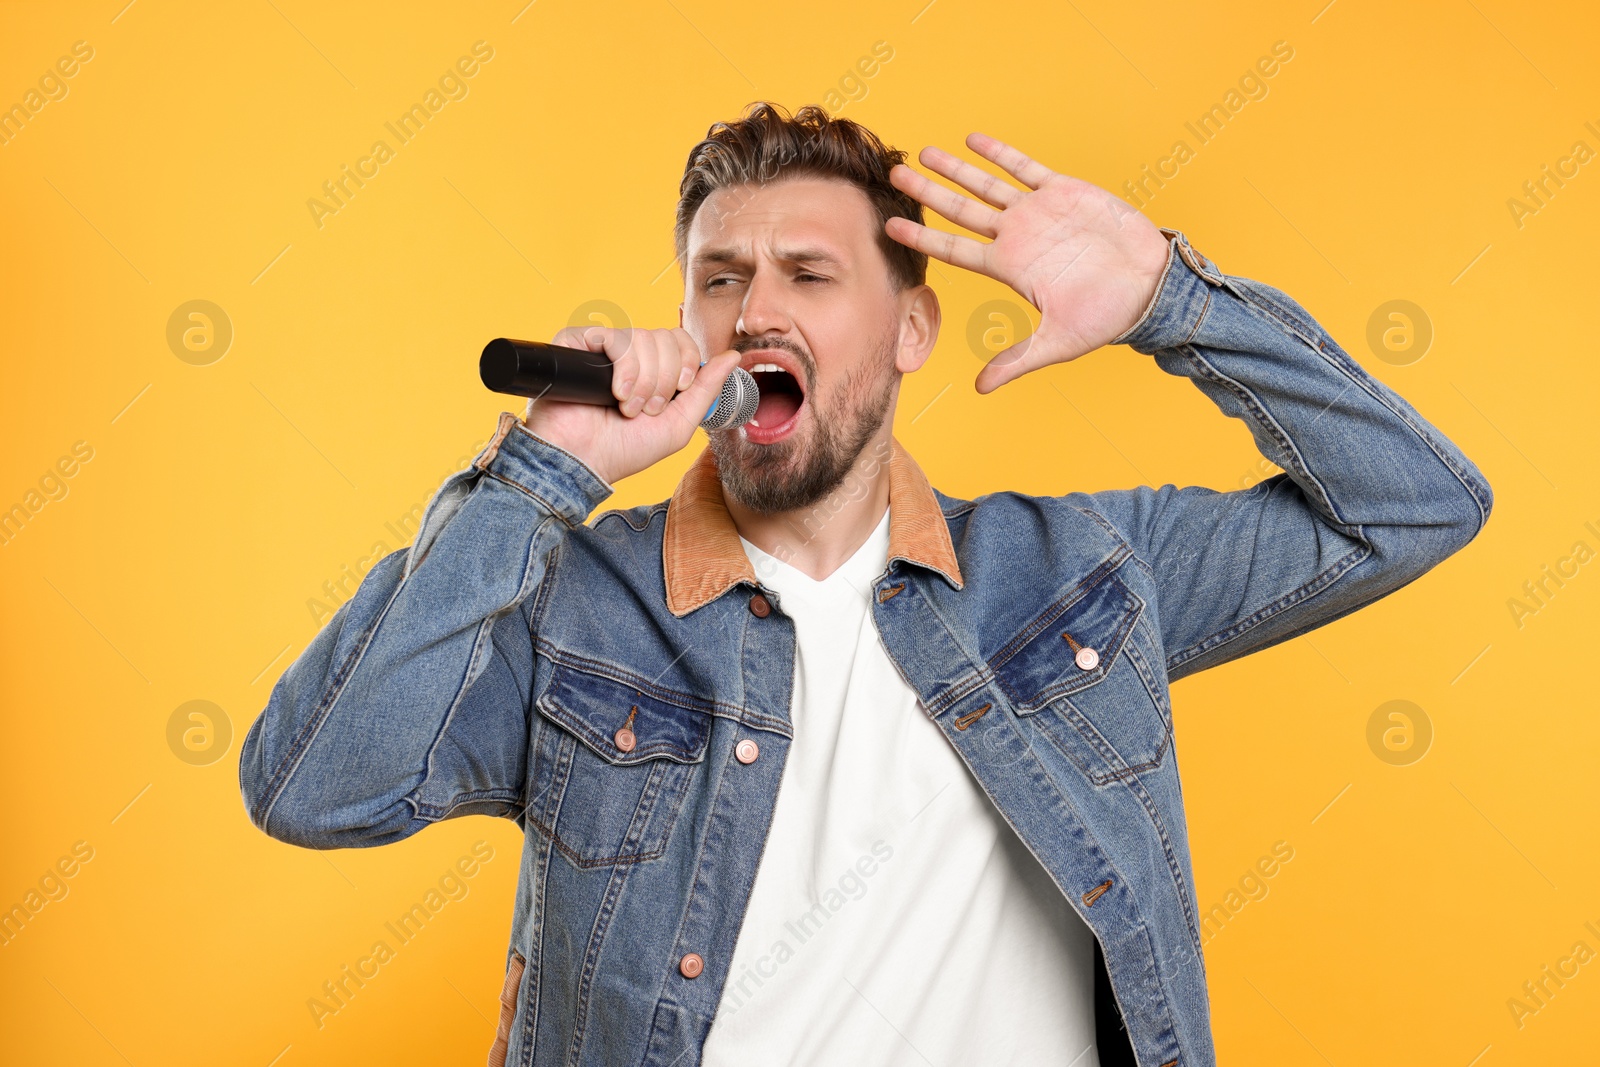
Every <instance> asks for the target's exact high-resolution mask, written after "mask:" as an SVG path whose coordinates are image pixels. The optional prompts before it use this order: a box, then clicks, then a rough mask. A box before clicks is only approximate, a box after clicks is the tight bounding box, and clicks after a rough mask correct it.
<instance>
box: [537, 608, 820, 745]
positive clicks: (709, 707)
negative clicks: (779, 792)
mask: <svg viewBox="0 0 1600 1067" xmlns="http://www.w3.org/2000/svg"><path fill="white" fill-rule="evenodd" d="M533 638H534V645H535V647H536V649H537V650H538V651H540V652H543V653H544V655H545V658H546V659H548V660H550V661H551V662H552V663H557V664H561V665H563V666H566V667H570V668H572V669H574V670H580V671H585V672H587V673H590V674H594V675H598V676H599V677H601V678H606V679H609V680H611V681H613V682H618V683H620V684H622V685H626V686H627V687H629V688H631V689H634V690H635V691H637V692H641V693H645V694H647V695H649V696H652V697H655V698H656V699H657V700H660V701H662V702H663V703H667V704H676V705H678V706H679V707H682V708H687V709H688V710H690V711H696V712H700V713H701V714H706V715H715V716H718V717H719V718H724V719H732V720H733V721H735V722H741V723H744V724H746V725H748V726H754V727H757V728H759V729H765V730H770V731H772V732H774V733H780V734H783V735H784V736H785V737H792V736H793V733H792V731H791V729H790V727H789V724H788V723H787V722H785V721H784V720H782V719H778V718H774V717H773V716H770V715H766V714H764V713H762V712H760V711H757V710H755V709H753V708H748V707H743V706H740V705H737V704H729V703H726V702H725V701H721V700H710V701H708V700H704V699H702V698H699V697H695V696H693V695H692V694H688V693H681V692H679V691H678V690H676V689H668V688H666V687H664V686H660V685H655V684H654V683H652V682H650V681H648V680H645V679H644V678H643V677H642V676H640V675H636V674H634V673H632V672H631V671H628V670H626V669H623V668H619V667H617V666H616V665H615V664H612V663H608V662H606V661H604V660H596V659H590V658H588V657H586V656H580V655H577V654H575V653H572V652H568V651H567V650H566V649H563V648H560V647H558V646H556V645H554V644H552V643H551V642H549V641H547V640H545V639H544V638H543V637H542V636H540V635H539V634H537V633H536V634H534V635H533Z"/></svg>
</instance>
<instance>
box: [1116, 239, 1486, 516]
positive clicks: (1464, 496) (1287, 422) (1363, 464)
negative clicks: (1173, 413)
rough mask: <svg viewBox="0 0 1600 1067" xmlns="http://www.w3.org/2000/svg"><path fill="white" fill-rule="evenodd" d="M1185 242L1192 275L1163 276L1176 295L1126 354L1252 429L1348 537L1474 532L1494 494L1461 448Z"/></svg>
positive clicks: (1138, 332)
mask: <svg viewBox="0 0 1600 1067" xmlns="http://www.w3.org/2000/svg"><path fill="white" fill-rule="evenodd" d="M1169 232H1170V231H1169ZM1180 242H1181V239H1180V240H1174V242H1173V250H1174V251H1173V254H1174V255H1181V254H1182V253H1183V252H1184V251H1187V253H1188V254H1189V255H1190V256H1191V257H1192V258H1193V260H1194V262H1193V263H1192V264H1190V266H1191V267H1192V269H1191V270H1190V271H1183V270H1169V271H1168V272H1166V273H1165V274H1164V275H1163V278H1162V284H1163V286H1164V287H1171V288H1173V289H1175V290H1176V291H1175V292H1168V293H1161V294H1158V296H1157V298H1156V300H1154V301H1152V303H1151V307H1150V309H1148V310H1147V313H1146V316H1145V318H1143V319H1141V321H1140V322H1139V323H1137V324H1136V325H1135V326H1134V327H1133V328H1132V329H1130V330H1129V331H1128V332H1127V333H1126V334H1124V335H1123V336H1122V337H1121V338H1119V339H1118V340H1119V342H1120V343H1123V344H1128V345H1131V346H1132V347H1133V348H1134V349H1136V350H1137V351H1140V352H1145V353H1149V354H1153V355H1154V357H1155V360H1156V363H1157V364H1158V365H1159V366H1160V367H1161V368H1162V369H1163V370H1165V371H1167V372H1168V373H1170V374H1177V375H1183V376H1187V377H1189V378H1190V379H1191V380H1193V381H1194V383H1195V385H1196V386H1197V387H1198V388H1199V389H1200V390H1201V391H1202V392H1204V393H1205V394H1206V395H1207V396H1209V397H1210V398H1211V399H1212V400H1213V401H1214V402H1215V403H1216V404H1217V406H1218V407H1219V408H1221V409H1222V411H1223V412H1224V413H1225V414H1227V415H1230V416H1232V417H1234V418H1239V419H1242V420H1243V421H1244V422H1245V424H1246V425H1247V426H1248V427H1249V428H1250V432H1251V435H1252V436H1253V437H1254V438H1255V441H1256V445H1257V447H1258V448H1260V450H1261V454H1262V455H1263V456H1265V457H1266V458H1267V459H1269V460H1271V461H1272V462H1273V463H1274V464H1276V465H1277V466H1279V467H1282V468H1283V469H1284V471H1285V472H1286V473H1287V474H1288V475H1289V477H1290V478H1292V479H1293V480H1294V481H1295V483H1296V484H1297V485H1299V486H1300V488H1301V489H1302V490H1303V491H1304V493H1305V495H1306V499H1307V501H1308V503H1310V504H1311V506H1313V507H1315V508H1316V509H1317V510H1318V511H1319V512H1320V513H1321V514H1322V515H1323V517H1325V518H1326V519H1328V520H1329V521H1330V522H1332V523H1334V524H1335V525H1337V526H1339V527H1341V528H1342V529H1345V530H1346V531H1348V532H1351V533H1354V532H1355V531H1356V529H1357V528H1358V527H1361V526H1375V527H1384V526H1400V527H1412V526H1439V525H1447V526H1453V527H1459V528H1460V529H1461V530H1462V531H1463V532H1464V533H1465V534H1466V536H1467V537H1470V536H1471V535H1472V534H1473V533H1476V531H1477V530H1478V529H1479V528H1480V527H1481V526H1482V525H1483V522H1484V521H1485V519H1486V518H1487V516H1488V512H1489V509H1490V506H1491V502H1492V494H1491V491H1490V489H1489V486H1488V483H1487V482H1486V481H1485V480H1484V479H1483V476H1482V475H1481V474H1480V473H1479V472H1478V469H1477V468H1476V467H1475V466H1474V465H1473V464H1472V462H1471V461H1470V460H1468V459H1467V458H1466V456H1464V455H1463V454H1462V453H1461V450H1460V449H1459V448H1457V447H1456V446H1455V444H1454V443H1452V442H1451V441H1450V440H1449V439H1447V438H1446V437H1445V436H1444V435H1443V434H1441V433H1440V432H1439V431H1438V430H1437V429H1436V428H1435V427H1434V426H1433V425H1432V424H1430V423H1429V422H1428V421H1427V420H1426V419H1424V418H1423V417H1422V416H1421V415H1419V414H1418V413H1417V412H1416V410H1415V409H1414V408H1413V407H1412V406H1411V405H1410V404H1409V403H1407V402H1406V401H1405V400H1404V399H1402V398H1401V397H1400V396H1399V395H1398V394H1396V393H1395V392H1394V391H1393V390H1392V389H1390V388H1389V387H1388V386H1386V385H1384V384H1383V383H1382V382H1380V381H1378V380H1377V379H1376V378H1374V377H1373V376H1372V375H1370V374H1368V373H1367V372H1366V371H1365V370H1364V369H1363V368H1362V367H1361V365H1360V364H1358V363H1357V362H1356V361H1355V360H1354V359H1352V358H1350V356H1348V355H1347V354H1346V353H1345V352H1344V351H1343V350H1342V349H1341V348H1340V347H1339V346H1338V344H1337V343H1336V342H1335V341H1334V339H1333V338H1332V337H1331V336H1330V335H1329V334H1328V333H1327V331H1326V330H1324V329H1323V328H1322V327H1321V326H1320V325H1319V324H1318V323H1317V322H1316V321H1315V320H1314V319H1312V317H1311V316H1310V315H1309V314H1308V313H1307V312H1306V311H1305V309H1304V308H1302V307H1301V306H1300V305H1299V304H1298V303H1296V302H1295V301H1294V300H1292V299H1291V298H1290V297H1288V296H1287V295H1286V294H1284V293H1282V292H1280V291H1279V290H1277V289H1273V288H1271V287H1270V286H1266V285H1262V284H1261V283H1259V282H1254V281H1251V280H1249V279H1246V278H1239V277H1234V276H1227V275H1223V274H1221V272H1220V271H1218V269H1217V268H1216V267H1215V265H1214V264H1211V263H1210V262H1209V261H1207V260H1204V259H1203V258H1202V257H1200V256H1199V254H1198V253H1196V252H1194V250H1193V249H1187V250H1185V249H1184V247H1183V245H1182V243H1180Z"/></svg>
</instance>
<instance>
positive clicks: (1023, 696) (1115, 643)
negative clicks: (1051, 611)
mask: <svg viewBox="0 0 1600 1067" xmlns="http://www.w3.org/2000/svg"><path fill="white" fill-rule="evenodd" d="M1112 580H1115V581H1116V582H1117V584H1118V585H1120V586H1121V587H1122V591H1123V594H1124V605H1125V606H1124V608H1123V610H1122V612H1121V619H1120V621H1119V622H1118V623H1117V628H1116V629H1115V630H1113V631H1112V633H1111V635H1110V636H1109V637H1108V638H1107V639H1106V642H1105V644H1104V645H1103V646H1101V647H1100V648H1099V649H1098V650H1097V651H1098V652H1099V653H1100V665H1099V666H1098V667H1096V668H1095V669H1094V670H1089V671H1078V672H1077V673H1075V674H1068V675H1067V677H1066V680H1065V681H1059V680H1058V681H1056V682H1052V683H1051V684H1050V685H1047V686H1045V687H1044V688H1043V689H1041V690H1039V691H1038V692H1037V693H1022V692H1019V691H1018V690H1017V688H1016V687H1015V686H1014V685H1013V684H1012V683H1011V682H1009V681H1008V680H1007V679H1006V677H1005V674H1004V673H1003V672H1002V671H1001V670H1000V668H1001V667H1002V666H1003V664H999V663H997V664H995V681H996V683H997V684H998V685H999V686H1000V688H1001V689H1003V690H1005V693H1006V695H1007V696H1008V697H1010V698H1011V701H1012V703H1013V705H1015V706H1016V712H1017V714H1018V715H1032V714H1035V713H1036V712H1038V711H1039V710H1040V709H1042V708H1043V707H1044V706H1045V705H1046V704H1049V703H1050V702H1051V701H1053V700H1056V699H1058V698H1060V697H1063V696H1070V695H1071V694H1073V693H1079V692H1082V691H1083V690H1085V689H1089V688H1092V687H1093V686H1096V685H1099V684H1100V683H1101V682H1102V681H1104V680H1105V678H1106V677H1107V676H1108V675H1109V674H1110V673H1111V669H1112V665H1113V663H1114V661H1115V659H1116V657H1117V653H1119V652H1121V651H1122V648H1123V646H1124V645H1125V644H1126V643H1127V639H1128V635H1129V634H1130V633H1132V632H1133V627H1134V624H1135V623H1137V622H1138V620H1139V617H1140V616H1141V615H1142V614H1143V613H1144V607H1145V603H1144V600H1143V599H1142V598H1141V597H1140V596H1139V594H1137V593H1135V592H1134V591H1133V590H1131V589H1129V588H1128V586H1127V583H1125V582H1123V581H1122V579H1121V578H1118V577H1117V576H1116V575H1115V574H1114V573H1113V574H1109V575H1107V576H1106V577H1105V578H1104V579H1103V581H1112ZM1098 584H1099V583H1096V585H1098ZM1081 599H1083V598H1082V597H1081V596H1080V597H1077V598H1075V599H1074V600H1073V604H1076V603H1077V601H1078V600H1081ZM1071 607H1072V605H1071V604H1069V605H1068V606H1067V608H1065V609H1063V610H1062V612H1061V613H1060V614H1058V615H1057V616H1056V617H1055V619H1054V620H1052V625H1051V626H1049V627H1046V629H1053V628H1054V624H1056V623H1059V621H1060V619H1061V618H1062V616H1063V615H1065V614H1066V612H1067V611H1068V610H1070V609H1071ZM1073 651H1077V650H1076V648H1074V650H1073ZM1023 705H1032V707H1024V706H1023Z"/></svg>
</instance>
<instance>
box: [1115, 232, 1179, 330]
mask: <svg viewBox="0 0 1600 1067" xmlns="http://www.w3.org/2000/svg"><path fill="white" fill-rule="evenodd" d="M1176 259H1178V245H1177V238H1176V237H1168V238H1167V261H1166V262H1165V263H1163V264H1162V265H1161V277H1159V278H1158V279H1156V292H1155V295H1154V296H1152V297H1151V298H1150V302H1149V303H1148V304H1146V305H1145V306H1144V311H1143V313H1141V314H1140V315H1139V321H1138V322H1135V323H1134V324H1133V325H1132V326H1129V327H1128V328H1127V329H1126V330H1123V331H1122V333H1120V334H1118V335H1117V336H1116V338H1114V339H1113V340H1111V341H1108V342H1106V343H1107V344H1113V345H1125V344H1128V341H1127V338H1129V337H1132V336H1133V335H1134V334H1136V333H1138V332H1139V328H1140V327H1142V326H1143V325H1144V324H1145V323H1146V322H1149V321H1150V316H1151V315H1153V314H1154V313H1155V309H1156V305H1157V304H1159V303H1161V294H1162V293H1164V292H1165V291H1166V288H1167V280H1168V278H1169V277H1170V276H1171V275H1172V264H1173V262H1174V261H1175V260H1176ZM1184 266H1185V267H1188V264H1187V263H1185V264H1184ZM1190 269H1191V270H1192V269H1193V268H1192V267H1191V268H1190Z"/></svg>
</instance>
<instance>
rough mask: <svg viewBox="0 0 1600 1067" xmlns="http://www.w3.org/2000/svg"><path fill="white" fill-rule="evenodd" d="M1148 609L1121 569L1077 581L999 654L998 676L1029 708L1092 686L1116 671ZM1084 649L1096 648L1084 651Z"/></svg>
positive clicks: (994, 664) (1022, 708)
mask: <svg viewBox="0 0 1600 1067" xmlns="http://www.w3.org/2000/svg"><path fill="white" fill-rule="evenodd" d="M1143 609H1144V601H1143V600H1141V599H1139V597H1138V596H1137V595H1136V594H1135V593H1134V592H1133V591H1132V590H1130V589H1129V588H1128V587H1127V586H1126V585H1124V584H1123V582H1122V579H1121V578H1119V577H1118V576H1117V574H1116V572H1115V571H1113V572H1112V573H1111V574H1109V575H1107V576H1105V577H1104V578H1101V579H1100V580H1099V581H1098V582H1095V583H1094V584H1093V585H1082V584H1080V585H1078V586H1075V587H1073V589H1072V590H1071V591H1070V592H1068V593H1067V594H1066V595H1065V596H1063V597H1062V598H1061V599H1059V600H1057V601H1056V602H1055V603H1054V604H1052V605H1050V607H1049V608H1047V609H1045V611H1044V612H1043V613H1042V614H1040V615H1039V617H1038V618H1036V619H1034V620H1033V621H1032V622H1030V623H1029V624H1028V625H1027V626H1026V627H1024V628H1023V630H1022V632H1021V633H1019V634H1018V635H1017V636H1016V637H1014V638H1012V639H1011V642H1010V643H1009V644H1007V645H1006V647H1005V648H1003V649H1001V650H1000V651H999V652H998V653H996V654H995V656H994V657H993V658H992V659H991V660H990V661H989V663H990V666H991V668H992V669H993V670H994V674H995V678H996V680H997V681H998V682H999V684H1000V687H1001V688H1002V689H1004V690H1005V693H1006V695H1007V696H1008V697H1010V699H1011V701H1012V703H1013V704H1014V705H1015V706H1016V709H1017V711H1018V712H1019V713H1024V714H1026V713H1028V712H1033V711H1038V710H1039V709H1040V708H1042V707H1044V706H1045V705H1046V704H1048V703H1050V702H1051V701H1052V700H1055V699H1056V698H1057V697H1060V696H1064V695H1066V694H1068V693H1076V692H1078V691H1079V690H1081V689H1087V688H1088V687H1089V686H1092V685H1094V684H1095V683H1097V682H1099V681H1100V680H1101V679H1103V678H1105V676H1106V675H1107V674H1108V673H1109V672H1110V671H1111V669H1112V666H1113V664H1115V663H1116V660H1117V656H1118V655H1120V654H1121V652H1122V646H1123V645H1125V644H1127V641H1128V635H1129V634H1130V633H1132V632H1133V624H1134V623H1135V622H1136V621H1137V620H1138V618H1139V613H1140V611H1142V610H1143ZM1082 649H1092V650H1093V654H1092V655H1087V656H1080V655H1079V652H1080V650H1082ZM1085 664H1088V666H1085Z"/></svg>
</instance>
